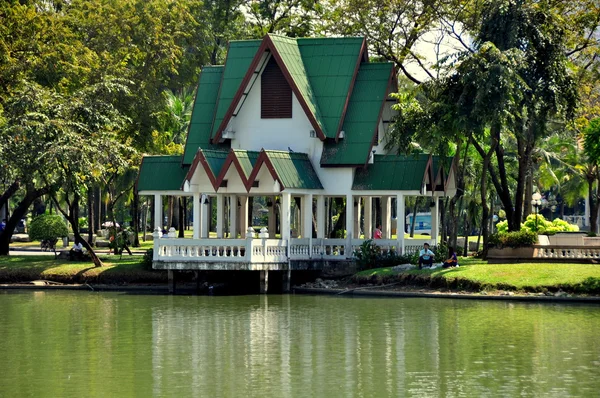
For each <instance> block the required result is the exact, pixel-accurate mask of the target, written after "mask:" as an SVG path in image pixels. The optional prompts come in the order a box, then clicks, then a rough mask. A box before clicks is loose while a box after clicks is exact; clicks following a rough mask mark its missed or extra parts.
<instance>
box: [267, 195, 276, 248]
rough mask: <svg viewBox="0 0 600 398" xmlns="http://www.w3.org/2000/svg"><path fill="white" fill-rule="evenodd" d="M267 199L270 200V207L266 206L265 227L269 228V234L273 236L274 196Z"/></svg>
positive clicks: (274, 229)
mask: <svg viewBox="0 0 600 398" xmlns="http://www.w3.org/2000/svg"><path fill="white" fill-rule="evenodd" d="M269 200H270V201H271V207H267V209H268V210H269V214H268V223H267V224H268V225H267V228H268V229H269V234H270V236H271V237H273V238H275V231H276V228H275V197H271V198H269Z"/></svg>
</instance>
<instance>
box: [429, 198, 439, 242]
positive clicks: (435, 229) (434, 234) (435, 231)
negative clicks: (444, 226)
mask: <svg viewBox="0 0 600 398" xmlns="http://www.w3.org/2000/svg"><path fill="white" fill-rule="evenodd" d="M433 200H434V201H435V202H434V203H435V206H434V207H433V214H432V215H431V243H432V244H433V245H437V244H438V237H439V236H440V231H439V220H440V200H439V198H438V197H437V196H434V197H433Z"/></svg>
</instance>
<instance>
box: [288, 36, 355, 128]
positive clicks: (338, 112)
mask: <svg viewBox="0 0 600 398" xmlns="http://www.w3.org/2000/svg"><path fill="white" fill-rule="evenodd" d="M363 41H364V39H363V38H362V37H348V38H318V39H311V38H304V39H297V43H298V48H299V50H300V54H301V56H302V62H303V64H304V68H305V70H306V74H307V76H308V80H309V82H310V85H311V87H312V91H313V93H314V96H315V97H316V100H317V105H318V109H319V116H320V123H321V125H322V126H323V132H324V133H325V136H326V137H327V138H335V136H336V134H337V131H338V128H339V124H340V120H341V118H342V113H343V111H344V105H345V104H346V98H348V93H349V92H350V87H351V84H352V78H353V77H354V70H355V68H356V63H357V61H358V58H359V57H360V55H361V48H362V43H363Z"/></svg>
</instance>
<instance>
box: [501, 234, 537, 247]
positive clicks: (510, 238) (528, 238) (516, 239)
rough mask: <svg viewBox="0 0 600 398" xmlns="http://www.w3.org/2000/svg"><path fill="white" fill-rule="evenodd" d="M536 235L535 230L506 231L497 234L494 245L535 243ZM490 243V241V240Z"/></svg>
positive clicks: (517, 245)
mask: <svg viewBox="0 0 600 398" xmlns="http://www.w3.org/2000/svg"><path fill="white" fill-rule="evenodd" d="M537 240H538V237H537V234H536V233H535V232H532V231H516V232H507V233H505V234H503V235H498V237H497V240H495V242H497V243H496V245H498V243H499V245H500V246H501V247H523V246H530V245H533V244H535V243H537ZM490 243H491V242H490Z"/></svg>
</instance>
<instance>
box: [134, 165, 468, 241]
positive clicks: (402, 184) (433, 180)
mask: <svg viewBox="0 0 600 398" xmlns="http://www.w3.org/2000/svg"><path fill="white" fill-rule="evenodd" d="M390 158H391V160H390V161H388V162H386V160H385V159H379V161H378V162H376V163H375V164H373V165H369V166H370V167H365V168H359V169H357V170H356V172H355V176H354V180H353V184H352V189H351V190H349V192H348V193H346V194H345V195H328V194H327V193H326V189H324V188H323V187H322V185H321V184H320V182H319V183H318V185H314V184H313V186H312V187H311V186H309V187H308V188H313V189H308V188H307V186H306V185H304V186H296V187H294V186H290V185H292V184H290V183H289V182H287V181H285V180H283V179H280V178H279V176H278V175H277V170H275V171H274V172H273V175H272V177H273V178H272V181H269V183H268V184H266V185H267V186H269V187H271V186H272V191H273V192H264V185H265V184H262V185H263V189H262V192H261V189H255V188H256V187H254V186H253V183H252V181H249V180H248V176H251V175H252V172H250V171H246V172H245V173H244V170H243V168H240V167H237V168H234V167H230V169H229V170H225V171H223V167H224V165H225V162H223V163H222V164H216V166H215V164H213V165H212V168H211V165H210V164H209V162H208V161H207V162H206V165H205V167H203V168H200V167H199V166H198V167H197V168H196V170H194V172H192V173H191V172H190V169H191V168H192V167H193V165H192V167H188V168H182V167H181V166H180V164H178V163H177V162H173V163H172V164H165V163H164V161H162V163H160V164H152V163H151V162H148V161H147V160H145V163H147V164H143V165H142V172H141V173H140V175H143V174H144V172H145V173H146V175H153V176H157V175H161V176H167V178H163V179H162V180H163V181H164V182H165V184H163V185H162V186H160V184H158V183H159V182H160V181H159V180H160V179H157V178H154V181H153V182H152V183H151V184H148V183H144V182H142V184H140V181H138V191H139V193H140V195H148V196H151V197H152V198H153V207H154V209H153V212H154V216H153V219H154V229H155V230H156V229H158V230H159V231H162V232H167V236H168V237H170V238H177V237H178V236H180V234H179V233H178V232H177V231H175V229H174V228H168V226H166V225H165V224H164V220H165V218H164V203H165V202H166V200H167V197H168V196H175V197H178V198H180V197H186V198H187V201H191V203H192V205H191V207H192V217H191V218H192V220H193V222H192V224H193V233H192V236H191V238H192V239H245V238H249V237H252V238H270V239H284V240H289V239H296V238H298V239H304V238H321V239H372V238H373V237H374V231H375V229H376V228H378V227H380V229H381V232H382V239H387V240H397V241H402V242H404V240H405V239H406V238H405V234H404V233H400V234H399V233H398V232H399V231H404V232H406V231H407V229H408V227H407V225H406V221H405V220H406V214H407V211H406V210H407V209H406V202H407V199H408V198H410V197H415V196H423V197H427V198H428V200H429V203H430V204H431V214H432V217H431V231H437V230H438V220H439V210H440V208H439V200H438V199H439V198H440V197H444V196H449V195H453V194H454V192H455V189H456V188H455V183H454V173H453V168H452V166H451V165H450V164H448V163H446V164H444V165H443V164H442V162H440V161H439V159H437V158H435V157H432V156H429V155H421V156H420V157H418V158H413V157H397V156H395V157H390ZM151 159H152V158H150V160H151ZM254 160H256V159H254ZM391 161H393V165H392V163H390V162H391ZM213 163H214V162H213ZM309 165H310V163H309ZM390 166H393V167H392V170H391V172H390ZM304 167H306V165H304ZM310 167H311V169H312V166H310ZM144 168H145V170H144ZM215 169H216V170H215ZM273 169H275V167H273ZM235 172H237V173H238V174H240V176H239V177H238V178H240V179H244V177H245V179H244V181H242V183H243V184H241V185H242V186H243V187H245V189H239V190H237V191H235V192H231V191H233V190H234V189H232V188H233V187H235V184H231V185H229V186H227V185H225V187H224V186H223V181H227V180H225V179H222V180H221V181H218V179H217V178H218V176H219V175H221V176H229V178H230V179H232V175H233V174H235ZM194 173H196V174H202V175H203V176H206V177H207V180H212V183H213V184H212V185H211V186H208V189H206V188H205V189H204V191H208V192H200V190H199V189H197V190H194V189H192V187H193V184H190V182H191V181H192V177H191V176H192V175H193V174H194ZM210 173H212V174H213V175H212V179H211V178H210V177H211V176H210V175H209V174H210ZM313 173H314V170H313ZM255 174H260V173H258V172H256V173H255ZM314 175H316V174H314ZM312 178H313V179H314V176H313V177H312ZM265 179H266V178H265V177H264V176H263V179H262V180H261V182H262V181H265ZM182 181H183V182H182ZM281 181H285V183H286V184H287V185H288V186H286V187H282V186H281V185H282V182H281ZM144 184H145V185H144ZM156 188H162V189H156ZM223 188H225V189H223ZM210 191H212V192H210ZM223 191H224V192H223ZM255 191H258V192H255ZM398 214H400V215H402V216H401V217H398ZM431 235H432V236H431V242H432V243H433V244H435V243H437V234H436V233H435V232H432V234H431ZM402 246H404V244H403V245H402Z"/></svg>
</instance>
